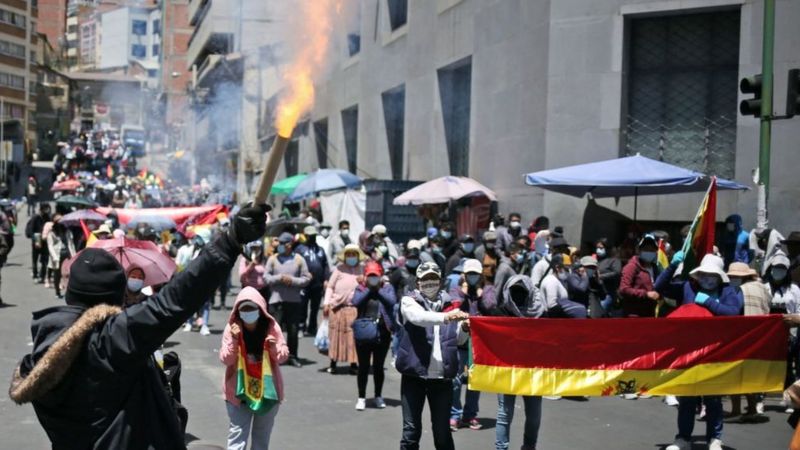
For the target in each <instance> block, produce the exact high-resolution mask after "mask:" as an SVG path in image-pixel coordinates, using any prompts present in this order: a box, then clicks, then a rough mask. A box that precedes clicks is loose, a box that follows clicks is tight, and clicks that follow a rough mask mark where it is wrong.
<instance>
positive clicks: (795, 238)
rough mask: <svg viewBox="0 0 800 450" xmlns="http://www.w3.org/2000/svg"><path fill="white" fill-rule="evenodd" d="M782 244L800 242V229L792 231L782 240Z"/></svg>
mask: <svg viewBox="0 0 800 450" xmlns="http://www.w3.org/2000/svg"><path fill="white" fill-rule="evenodd" d="M781 244H800V231H792V232H791V233H789V237H787V238H786V239H784V240H782V241H781Z"/></svg>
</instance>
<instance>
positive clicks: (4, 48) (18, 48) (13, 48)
mask: <svg viewBox="0 0 800 450" xmlns="http://www.w3.org/2000/svg"><path fill="white" fill-rule="evenodd" d="M0 54H3V55H6V56H14V57H16V58H24V57H25V46H24V45H19V44H15V43H13V42H8V41H0Z"/></svg>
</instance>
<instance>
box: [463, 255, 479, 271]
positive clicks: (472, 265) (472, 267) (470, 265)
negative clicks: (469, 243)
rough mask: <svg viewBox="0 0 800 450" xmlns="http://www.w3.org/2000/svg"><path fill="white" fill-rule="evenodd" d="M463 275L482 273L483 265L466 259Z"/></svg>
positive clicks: (474, 260)
mask: <svg viewBox="0 0 800 450" xmlns="http://www.w3.org/2000/svg"><path fill="white" fill-rule="evenodd" d="M464 273H465V274H466V273H483V264H481V262H480V261H478V260H477V259H472V258H470V259H467V260H466V261H464Z"/></svg>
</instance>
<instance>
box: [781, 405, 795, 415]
mask: <svg viewBox="0 0 800 450" xmlns="http://www.w3.org/2000/svg"><path fill="white" fill-rule="evenodd" d="M783 412H785V413H786V414H794V408H792V407H791V406H787V407H786V409H785V410H784V411H783Z"/></svg>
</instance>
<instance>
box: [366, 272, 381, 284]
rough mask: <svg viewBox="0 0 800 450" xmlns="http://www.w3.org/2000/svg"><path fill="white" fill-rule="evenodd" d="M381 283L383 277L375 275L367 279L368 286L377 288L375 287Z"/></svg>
mask: <svg viewBox="0 0 800 450" xmlns="http://www.w3.org/2000/svg"><path fill="white" fill-rule="evenodd" d="M380 281H381V277H379V276H375V275H370V276H368V277H367V286H369V287H375V286H377V285H378V283H380Z"/></svg>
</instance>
